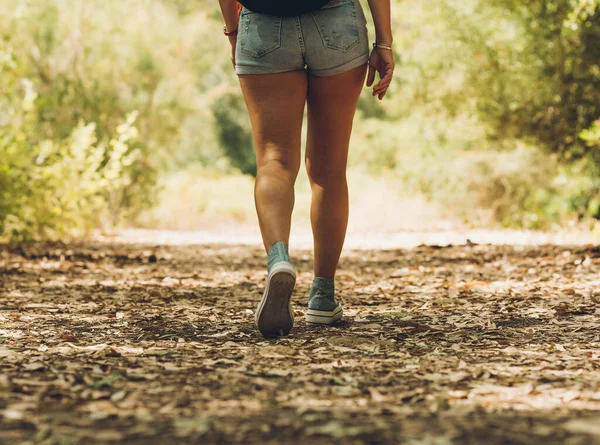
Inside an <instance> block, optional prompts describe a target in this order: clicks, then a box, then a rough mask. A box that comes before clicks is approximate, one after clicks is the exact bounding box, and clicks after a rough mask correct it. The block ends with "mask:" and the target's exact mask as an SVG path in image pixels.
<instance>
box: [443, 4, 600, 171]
mask: <svg viewBox="0 0 600 445" xmlns="http://www.w3.org/2000/svg"><path fill="white" fill-rule="evenodd" d="M470 3H471V4H472V7H473V9H472V10H469V9H466V8H465V1H448V2H447V3H446V6H445V8H444V11H445V12H444V13H445V15H446V17H448V18H449V20H450V25H451V26H450V27H449V31H450V32H451V35H453V36H454V39H455V40H453V42H454V43H456V44H458V46H459V47H460V48H461V51H457V52H455V55H456V56H457V59H456V62H455V63H456V64H457V65H459V66H461V69H462V70H464V72H465V73H466V79H467V81H466V82H465V84H464V86H465V88H464V94H465V95H466V96H467V97H471V98H474V99H475V102H476V110H477V112H478V114H479V116H480V118H481V119H482V121H484V122H486V123H488V124H489V127H490V134H491V135H492V136H493V137H495V138H497V139H502V138H506V137H507V136H508V137H517V138H528V139H531V140H533V141H535V143H538V144H541V145H542V146H544V147H547V148H548V149H549V150H550V151H551V152H553V153H558V154H559V155H560V157H561V159H564V160H567V161H568V160H575V159H579V158H581V157H583V156H595V155H596V153H595V152H593V151H589V150H586V146H585V144H581V143H580V141H579V140H578V134H579V132H580V131H582V130H583V129H585V128H587V127H589V126H590V124H591V123H592V122H593V121H594V119H597V117H598V116H599V115H600V46H599V45H598V41H600V8H596V5H597V4H596V2H595V1H594V2H590V1H587V0H577V1H576V0H553V1H537V2H521V1H517V0H479V1H473V2H470ZM595 160H600V158H597V159H595Z"/></svg>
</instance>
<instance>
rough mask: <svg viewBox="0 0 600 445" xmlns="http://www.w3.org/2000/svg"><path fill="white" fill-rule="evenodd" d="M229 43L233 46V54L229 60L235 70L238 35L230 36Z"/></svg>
mask: <svg viewBox="0 0 600 445" xmlns="http://www.w3.org/2000/svg"><path fill="white" fill-rule="evenodd" d="M229 43H230V44H231V54H230V55H229V59H230V60H231V63H232V64H233V67H234V68H235V46H236V44H237V35H235V36H229Z"/></svg>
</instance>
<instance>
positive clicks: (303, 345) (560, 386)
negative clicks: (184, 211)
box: [0, 233, 600, 445]
mask: <svg viewBox="0 0 600 445" xmlns="http://www.w3.org/2000/svg"><path fill="white" fill-rule="evenodd" d="M145 236H146V238H147V240H146V241H143V242H142V241H140V239H141V238H135V237H134V236H131V237H129V236H121V237H119V238H115V239H97V240H92V241H88V242H81V243H74V244H68V245H65V244H60V243H59V244H34V245H26V246H25V245H23V246H13V247H8V246H4V247H0V443H2V444H25V443H43V444H53V445H71V444H100V443H136V444H137V443H139V444H178V443H241V444H250V443H260V444H282V443H300V444H313V443H314V444H320V443H323V444H329V443H341V444H363V443H364V444H384V443H406V444H431V445H449V444H482V443H485V444H492V445H494V444H533V445H539V444H540V443H541V442H543V443H544V444H567V445H576V444H577V445H579V444H600V287H599V285H600V275H599V272H600V248H599V247H597V246H596V245H594V244H591V243H583V242H581V243H577V244H569V243H547V242H544V241H543V240H542V241H541V242H539V240H537V241H536V240H535V239H534V241H533V242H525V243H520V242H519V239H518V237H514V236H512V235H511V236H508V235H507V236H506V237H504V238H503V237H502V236H500V237H498V240H500V241H502V240H504V242H495V243H491V244H488V243H486V242H482V241H478V240H477V239H476V238H473V237H471V239H470V240H467V238H466V237H463V238H461V237H460V236H457V237H454V240H455V241H457V240H458V242H454V243H453V244H449V245H441V244H435V240H434V238H433V237H432V238H427V239H428V244H423V245H414V243H413V245H408V244H407V245H406V246H405V247H402V243H397V244H396V245H395V246H394V247H389V248H382V247H381V246H380V245H377V247H376V248H375V247H373V248H369V245H368V243H366V244H364V245H362V247H356V246H358V245H359V244H360V243H353V242H352V240H349V243H348V248H347V249H346V250H345V251H344V254H343V257H342V260H341V263H340V270H339V273H338V275H337V280H336V286H337V290H338V294H337V295H338V297H339V299H340V300H341V302H342V304H343V306H344V308H345V314H344V319H343V321H342V322H341V323H340V324H339V325H338V326H335V327H330V328H313V327H309V326H307V325H306V323H305V321H304V319H303V316H304V310H305V307H306V303H307V292H308V289H309V286H310V282H311V279H312V271H311V265H312V254H311V250H310V249H309V248H308V247H309V246H308V245H306V244H305V245H303V246H302V247H301V248H294V246H292V259H293V261H294V263H295V266H296V268H297V269H298V282H297V286H296V290H295V294H294V304H295V311H296V320H297V321H296V325H295V327H294V329H293V331H292V332H291V334H290V335H289V336H287V337H283V338H279V339H264V338H262V337H261V336H260V335H259V333H258V332H257V330H256V329H255V327H254V324H253V311H254V308H255V306H256V303H257V302H258V300H259V298H260V295H261V293H262V290H263V288H264V280H265V277H266V273H265V255H264V251H263V250H262V247H261V246H260V245H259V244H257V243H253V244H235V243H225V242H209V241H206V242H204V241H202V243H200V244H190V242H189V241H190V240H183V241H182V242H180V243H177V242H173V243H162V242H160V241H159V242H152V240H159V239H160V238H158V237H154V238H153V237H152V234H151V233H146V235H145ZM173 237H174V238H175V239H176V238H177V235H173ZM142 238H144V237H142ZM146 238H144V239H146ZM408 238H410V239H411V240H413V241H414V240H415V239H416V238H415V236H414V235H411V236H408V237H407V239H408ZM191 239H193V237H191ZM199 239H201V238H196V240H199ZM390 239H391V238H390ZM461 239H462V241H460V240H461ZM473 239H475V241H473ZM479 239H481V240H484V241H485V237H480V238H479ZM381 244H383V245H385V239H384V240H383V243H381Z"/></svg>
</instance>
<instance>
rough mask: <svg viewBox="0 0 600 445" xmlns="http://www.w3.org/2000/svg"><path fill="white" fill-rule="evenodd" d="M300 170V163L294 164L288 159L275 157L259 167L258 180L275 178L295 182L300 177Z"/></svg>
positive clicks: (257, 170)
mask: <svg viewBox="0 0 600 445" xmlns="http://www.w3.org/2000/svg"><path fill="white" fill-rule="evenodd" d="M299 168H300V166H299V165H298V162H294V161H293V160H292V159H290V158H288V157H285V156H283V157H273V158H271V159H268V160H266V161H265V162H262V163H261V165H259V166H257V169H256V179H257V180H258V179H259V178H267V177H269V178H272V177H275V178H278V179H281V180H286V181H291V182H294V181H295V180H296V177H297V176H298V170H299Z"/></svg>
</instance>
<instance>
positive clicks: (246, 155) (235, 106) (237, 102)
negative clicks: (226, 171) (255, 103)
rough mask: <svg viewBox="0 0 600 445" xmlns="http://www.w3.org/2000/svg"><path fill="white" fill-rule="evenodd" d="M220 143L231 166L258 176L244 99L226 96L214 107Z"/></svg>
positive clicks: (230, 95)
mask: <svg viewBox="0 0 600 445" xmlns="http://www.w3.org/2000/svg"><path fill="white" fill-rule="evenodd" d="M212 113H213V116H214V119H215V126H216V129H217V134H218V137H219V142H220V144H221V147H222V148H223V151H224V152H225V154H226V155H227V157H228V158H229V160H230V162H231V165H232V166H233V167H236V168H238V169H239V170H240V171H241V172H242V173H245V174H250V175H253V176H256V158H255V155H254V144H253V142H252V129H251V128H250V122H249V120H248V112H247V111H246V105H245V103H244V98H243V97H242V96H241V95H240V94H233V93H230V94H226V95H223V96H222V97H221V99H220V100H219V101H216V102H215V103H214V104H213V106H212Z"/></svg>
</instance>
